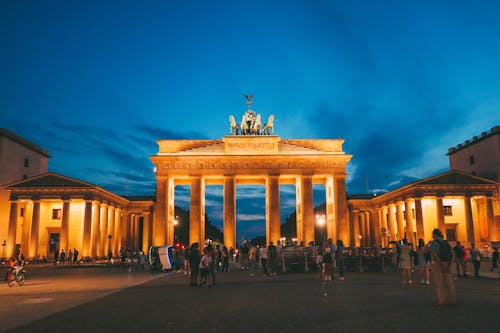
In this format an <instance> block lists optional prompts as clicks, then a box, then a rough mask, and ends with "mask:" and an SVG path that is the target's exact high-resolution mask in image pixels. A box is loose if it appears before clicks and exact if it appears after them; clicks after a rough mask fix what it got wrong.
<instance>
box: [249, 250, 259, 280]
mask: <svg viewBox="0 0 500 333" xmlns="http://www.w3.org/2000/svg"><path fill="white" fill-rule="evenodd" d="M256 261H257V248H256V247H255V245H253V244H252V247H251V248H250V250H248V262H249V263H250V276H251V277H254V276H255V266H256V265H257V262H256Z"/></svg>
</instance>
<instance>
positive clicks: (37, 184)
mask: <svg viewBox="0 0 500 333" xmlns="http://www.w3.org/2000/svg"><path fill="white" fill-rule="evenodd" d="M5 187H6V188H7V189H9V190H13V189H23V188H79V189H85V188H88V189H91V188H96V187H97V186H96V185H92V184H89V183H86V182H82V181H80V180H76V179H73V178H69V177H66V176H63V175H59V174H56V173H52V172H46V173H43V174H41V175H38V176H35V177H31V178H28V179H25V180H21V181H17V182H14V183H11V184H7V185H5Z"/></svg>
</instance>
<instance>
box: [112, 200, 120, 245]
mask: <svg viewBox="0 0 500 333" xmlns="http://www.w3.org/2000/svg"><path fill="white" fill-rule="evenodd" d="M121 216H122V210H121V209H120V208H118V207H116V208H115V228H114V233H113V253H115V254H119V252H120V247H121V243H122V234H121V232H120V230H121V225H122V221H121Z"/></svg>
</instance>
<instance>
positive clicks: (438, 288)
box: [432, 263, 446, 305]
mask: <svg viewBox="0 0 500 333" xmlns="http://www.w3.org/2000/svg"><path fill="white" fill-rule="evenodd" d="M432 281H433V283H434V291H435V294H436V304H437V305H444V304H445V303H446V295H445V291H444V276H443V271H442V269H441V266H440V265H439V264H438V263H436V264H433V265H432Z"/></svg>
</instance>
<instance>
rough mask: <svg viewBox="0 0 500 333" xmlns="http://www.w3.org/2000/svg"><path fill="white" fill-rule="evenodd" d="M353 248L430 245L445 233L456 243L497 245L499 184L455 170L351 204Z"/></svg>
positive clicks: (353, 199)
mask: <svg viewBox="0 0 500 333" xmlns="http://www.w3.org/2000/svg"><path fill="white" fill-rule="evenodd" d="M348 204H349V219H350V225H351V229H352V237H351V239H350V244H351V245H352V246H387V245H388V243H389V242H390V241H396V240H401V239H403V238H407V239H408V240H409V241H411V242H412V243H413V244H416V241H417V240H418V239H420V238H421V239H424V241H429V240H431V239H432V230H433V229H434V228H439V229H440V230H441V231H442V232H443V234H444V235H446V238H447V239H448V240H450V241H461V242H462V243H463V244H464V245H465V246H470V243H472V242H476V243H480V244H481V246H482V247H483V246H486V245H488V246H491V244H492V242H493V244H495V243H496V242H498V241H500V205H499V201H498V193H497V183H496V182H495V181H491V180H489V179H485V178H481V177H477V176H474V175H471V174H467V173H465V172H463V171H458V170H451V171H448V172H445V173H442V174H439V175H436V176H433V177H429V178H425V179H422V180H419V181H417V182H414V183H411V184H408V185H406V186H403V187H401V188H398V189H395V190H393V191H391V192H388V193H385V194H382V195H377V196H374V195H371V196H352V197H350V198H349V200H348Z"/></svg>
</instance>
